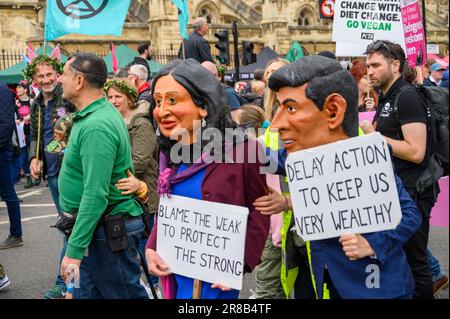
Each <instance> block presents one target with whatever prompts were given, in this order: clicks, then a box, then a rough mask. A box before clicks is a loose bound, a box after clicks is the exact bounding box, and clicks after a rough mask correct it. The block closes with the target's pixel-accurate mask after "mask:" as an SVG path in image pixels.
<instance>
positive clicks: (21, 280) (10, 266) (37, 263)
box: [0, 181, 449, 299]
mask: <svg viewBox="0 0 450 319" xmlns="http://www.w3.org/2000/svg"><path fill="white" fill-rule="evenodd" d="M23 185H24V181H23V182H22V183H21V184H20V185H17V186H16V190H17V193H18V196H19V197H21V198H22V199H23V202H22V203H21V212H22V227H23V234H24V235H23V240H24V245H23V246H21V247H17V248H12V249H6V250H0V263H1V264H2V265H3V266H4V268H5V270H6V273H7V275H8V277H9V278H10V280H11V285H10V287H8V288H7V289H6V290H5V291H2V292H0V299H41V298H42V297H43V295H44V293H45V291H46V290H47V289H49V288H51V287H53V284H54V281H55V278H56V273H57V269H58V264H59V255H60V252H61V248H62V235H60V234H59V233H58V231H57V230H56V229H55V228H51V227H50V226H51V225H53V224H54V223H55V221H56V217H57V212H56V209H55V206H54V204H53V201H52V198H51V195H50V190H49V188H48V187H46V186H45V183H43V184H41V185H40V186H38V187H33V188H30V189H27V190H26V189H24V187H23ZM8 234H9V222H8V213H7V210H6V207H5V203H4V202H0V241H3V240H5V239H6V237H7V236H8ZM429 246H430V247H431V249H432V250H433V253H434V255H435V256H436V257H437V258H438V260H439V261H440V264H441V267H442V269H443V271H444V272H446V273H447V274H448V273H449V257H448V252H449V231H448V228H437V227H432V228H431V232H430V244H429ZM254 291H255V280H254V274H253V273H251V274H246V275H245V276H244V284H243V289H242V290H241V293H240V295H239V298H240V299H247V298H251V296H252V295H253V292H254ZM438 298H439V299H449V295H448V289H447V290H445V291H443V292H441V294H440V295H439V296H438Z"/></svg>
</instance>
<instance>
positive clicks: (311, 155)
mask: <svg viewBox="0 0 450 319" xmlns="http://www.w3.org/2000/svg"><path fill="white" fill-rule="evenodd" d="M286 172H287V175H288V183H289V189H290V192H291V196H292V205H293V211H294V216H295V224H296V229H297V232H298V234H299V236H300V237H302V238H303V239H304V240H318V239H326V238H333V237H339V236H341V235H343V234H355V233H357V234H362V233H369V232H376V231H381V230H388V229H394V228H395V227H396V226H397V225H398V224H399V223H400V220H401V209H400V203H399V199H398V195H397V187H396V183H395V176H394V170H393V168H392V162H391V156H390V153H389V149H388V146H387V144H386V143H385V142H384V140H383V138H382V136H381V135H380V134H379V133H372V134H368V135H364V136H360V137H355V138H351V139H348V140H345V141H338V142H335V143H331V144H327V145H322V146H319V147H315V148H311V149H307V150H304V151H299V152H295V153H293V154H290V155H289V156H288V158H287V160H286Z"/></svg>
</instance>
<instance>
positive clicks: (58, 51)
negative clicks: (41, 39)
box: [50, 43, 61, 62]
mask: <svg viewBox="0 0 450 319" xmlns="http://www.w3.org/2000/svg"><path fill="white" fill-rule="evenodd" d="M50 57H51V58H56V59H57V60H58V61H59V62H61V47H60V45H59V43H58V44H57V45H56V47H55V48H54V49H53V51H52V53H50Z"/></svg>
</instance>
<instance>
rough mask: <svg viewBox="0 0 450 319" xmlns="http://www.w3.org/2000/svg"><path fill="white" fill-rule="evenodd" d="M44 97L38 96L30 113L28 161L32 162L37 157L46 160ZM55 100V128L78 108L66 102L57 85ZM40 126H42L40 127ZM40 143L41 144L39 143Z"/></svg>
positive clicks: (59, 86) (53, 117)
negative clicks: (43, 132)
mask: <svg viewBox="0 0 450 319" xmlns="http://www.w3.org/2000/svg"><path fill="white" fill-rule="evenodd" d="M43 99H44V96H43V94H42V92H41V93H39V95H38V96H37V98H36V99H34V101H33V102H32V104H31V113H30V151H29V155H28V160H29V161H31V160H32V159H33V158H35V157H37V156H38V158H39V159H40V160H45V157H44V156H43V155H44V145H43V144H44V139H43V134H42V130H43V129H44V116H43V110H42V108H41V107H40V106H41V104H42V103H43ZM53 100H54V101H55V103H54V104H53V110H52V119H53V126H54V125H55V123H56V121H57V120H58V119H59V118H60V117H63V116H64V115H66V114H68V113H72V112H75V111H76V108H75V106H74V105H73V104H71V103H70V102H68V101H66V100H64V99H63V97H62V87H61V85H59V84H58V85H57V86H56V89H55V92H54V95H53ZM39 124H40V125H39ZM38 141H39V143H38Z"/></svg>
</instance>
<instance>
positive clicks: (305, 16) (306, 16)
mask: <svg viewBox="0 0 450 319" xmlns="http://www.w3.org/2000/svg"><path fill="white" fill-rule="evenodd" d="M297 24H298V25H299V26H301V27H306V26H310V25H313V24H314V13H313V12H312V11H311V10H310V9H308V8H305V9H302V10H301V11H300V14H299V15H298V18H297Z"/></svg>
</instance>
